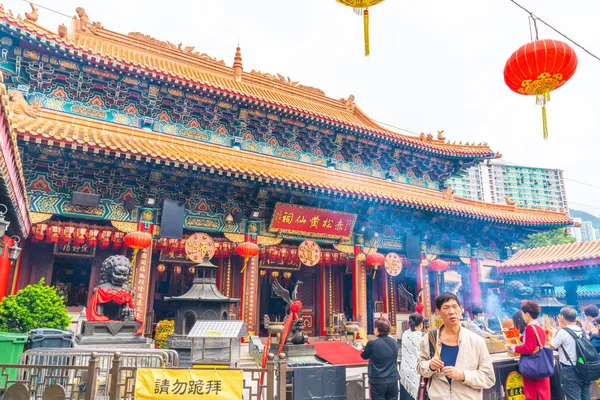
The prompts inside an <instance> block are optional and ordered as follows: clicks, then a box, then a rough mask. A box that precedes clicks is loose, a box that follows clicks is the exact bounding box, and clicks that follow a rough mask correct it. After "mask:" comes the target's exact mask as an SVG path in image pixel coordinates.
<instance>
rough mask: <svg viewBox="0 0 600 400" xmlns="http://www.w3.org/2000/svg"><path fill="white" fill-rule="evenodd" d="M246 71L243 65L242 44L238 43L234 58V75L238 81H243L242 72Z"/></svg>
mask: <svg viewBox="0 0 600 400" xmlns="http://www.w3.org/2000/svg"><path fill="white" fill-rule="evenodd" d="M243 71H244V66H243V65H242V51H241V49H240V45H239V44H238V46H237V48H236V49H235V57H234V58H233V75H234V76H235V81H236V82H241V81H242V72H243Z"/></svg>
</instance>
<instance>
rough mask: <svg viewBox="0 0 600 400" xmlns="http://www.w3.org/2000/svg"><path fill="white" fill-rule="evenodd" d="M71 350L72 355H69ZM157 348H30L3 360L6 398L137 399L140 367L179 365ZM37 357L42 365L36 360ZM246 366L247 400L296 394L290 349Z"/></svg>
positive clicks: (0, 372) (363, 389)
mask: <svg viewBox="0 0 600 400" xmlns="http://www.w3.org/2000/svg"><path fill="white" fill-rule="evenodd" d="M73 350H78V352H76V351H73ZM69 352H70V353H71V354H67V353H69ZM157 352H160V353H162V354H161V355H160V356H159V357H157V355H158V353H155V354H148V350H147V349H146V350H143V349H138V350H136V349H127V350H125V351H124V352H116V353H110V354H109V351H108V350H102V351H94V350H92V351H91V352H90V351H89V349H87V353H86V354H82V353H83V352H82V351H81V350H79V349H54V350H51V349H48V350H29V351H27V352H26V353H24V354H23V355H22V356H21V361H23V362H28V364H18V365H14V364H13V365H10V364H0V391H1V392H2V393H3V396H2V399H4V400H17V399H18V400H22V399H31V400H38V399H43V398H56V399H67V400H71V399H72V400H96V399H97V400H117V399H134V395H135V380H136V375H137V369H138V368H171V369H177V361H176V360H177V358H176V356H175V355H174V354H170V351H162V350H157ZM74 353H80V354H74ZM144 353H146V354H144ZM173 353H174V352H173ZM144 358H146V360H145V361H143V360H144ZM34 361H35V362H36V364H32V362H34ZM345 367H346V369H347V370H353V369H354V370H357V369H361V368H362V369H365V368H366V366H365V365H346V366H345ZM198 369H200V370H201V369H202V368H198ZM208 369H211V370H212V368H208ZM195 370H196V368H195ZM241 370H242V371H243V376H244V378H243V386H242V388H243V393H242V394H243V398H244V400H259V399H261V400H262V399H266V400H275V399H279V400H285V399H293V385H294V382H293V374H292V380H291V382H290V383H288V382H287V381H286V375H287V373H288V372H293V371H294V368H293V367H288V360H287V357H286V355H285V354H283V353H282V354H281V355H280V356H279V358H278V359H277V360H275V356H274V355H273V354H269V355H268V357H267V365H266V368H258V367H257V368H242V369H241ZM352 375H353V377H351V378H349V379H348V378H347V380H346V384H347V385H349V384H350V385H352V384H354V386H353V387H354V390H353V391H352V393H353V395H354V397H353V398H361V399H368V385H367V373H366V370H365V371H357V373H356V374H352ZM261 378H262V379H261ZM359 388H360V390H357V389H359Z"/></svg>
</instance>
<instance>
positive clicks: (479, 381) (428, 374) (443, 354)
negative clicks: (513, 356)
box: [417, 293, 496, 400]
mask: <svg viewBox="0 0 600 400" xmlns="http://www.w3.org/2000/svg"><path fill="white" fill-rule="evenodd" d="M435 308H436V310H435V312H436V314H437V315H438V316H439V317H440V318H441V319H442V320H443V321H444V324H443V325H442V326H441V327H440V329H438V331H437V335H436V336H437V337H436V338H435V339H436V340H435V343H436V349H435V355H434V357H433V358H431V357H430V356H429V354H430V351H429V340H430V339H429V337H430V335H425V336H423V339H422V340H421V344H420V349H419V360H418V361H417V371H418V372H419V374H421V375H422V376H424V377H425V378H429V383H428V386H427V393H428V395H429V398H430V399H431V400H442V399H443V400H454V399H456V400H470V399H472V400H480V399H482V398H483V389H489V388H491V387H492V386H494V384H495V383H496V376H495V375H494V368H493V366H492V359H491V357H490V353H489V352H488V349H487V347H486V345H485V342H484V340H483V338H481V337H480V336H478V335H477V334H475V333H473V332H471V331H469V330H468V329H465V328H461V326H460V316H461V314H462V309H461V306H460V303H459V301H458V298H457V297H456V296H455V295H454V294H452V293H442V294H441V295H439V296H438V297H437V299H436V300H435Z"/></svg>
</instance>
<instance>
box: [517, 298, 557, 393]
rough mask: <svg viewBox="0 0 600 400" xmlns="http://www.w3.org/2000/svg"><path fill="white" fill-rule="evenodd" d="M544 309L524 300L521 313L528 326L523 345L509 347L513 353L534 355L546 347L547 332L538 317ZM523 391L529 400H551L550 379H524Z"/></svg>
mask: <svg viewBox="0 0 600 400" xmlns="http://www.w3.org/2000/svg"><path fill="white" fill-rule="evenodd" d="M541 311H542V309H541V308H540V305H539V304H538V303H536V302H535V301H531V300H524V301H522V302H521V313H522V314H523V320H524V321H525V323H526V324H527V327H526V328H525V337H524V339H523V345H521V346H517V345H514V344H512V345H507V348H509V349H510V350H511V351H512V352H513V353H518V354H533V353H536V352H537V351H539V349H540V348H541V347H544V346H545V345H546V332H545V331H544V329H543V328H542V327H541V326H540V325H539V324H538V322H537V317H538V315H540V312H541ZM523 390H524V392H525V398H526V399H527V400H529V399H533V400H536V399H537V400H550V398H551V395H550V378H544V379H529V378H526V377H523Z"/></svg>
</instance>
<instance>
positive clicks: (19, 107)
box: [8, 89, 40, 118]
mask: <svg viewBox="0 0 600 400" xmlns="http://www.w3.org/2000/svg"><path fill="white" fill-rule="evenodd" d="M8 98H9V99H10V101H11V102H12V107H11V111H12V113H13V114H25V115H27V116H28V117H32V118H37V117H39V116H40V115H39V114H40V106H38V105H37V104H35V103H32V104H28V103H27V100H25V97H24V96H23V93H21V92H20V91H18V90H15V89H13V90H10V91H9V92H8Z"/></svg>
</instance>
